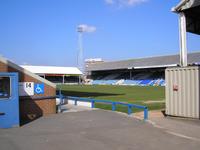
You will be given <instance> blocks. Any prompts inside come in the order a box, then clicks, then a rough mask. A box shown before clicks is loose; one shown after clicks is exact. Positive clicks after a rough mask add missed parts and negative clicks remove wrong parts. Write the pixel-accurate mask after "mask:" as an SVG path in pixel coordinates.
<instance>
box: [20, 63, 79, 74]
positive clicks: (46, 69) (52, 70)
mask: <svg viewBox="0 0 200 150" xmlns="http://www.w3.org/2000/svg"><path fill="white" fill-rule="evenodd" d="M21 67H23V68H25V69H27V70H29V71H30V72H33V73H36V74H66V75H67V74H68V75H81V74H82V72H81V71H80V70H79V69H78V68H76V67H57V66H29V65H21Z"/></svg>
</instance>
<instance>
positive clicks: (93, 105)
mask: <svg viewBox="0 0 200 150" xmlns="http://www.w3.org/2000/svg"><path fill="white" fill-rule="evenodd" d="M91 103H92V105H91V107H92V108H94V107H95V104H94V103H95V101H94V100H92V101H91Z"/></svg>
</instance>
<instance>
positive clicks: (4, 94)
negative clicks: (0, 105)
mask: <svg viewBox="0 0 200 150" xmlns="http://www.w3.org/2000/svg"><path fill="white" fill-rule="evenodd" d="M9 97H10V78H9V77H0V99H5V98H9Z"/></svg>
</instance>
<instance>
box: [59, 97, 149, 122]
mask: <svg viewBox="0 0 200 150" xmlns="http://www.w3.org/2000/svg"><path fill="white" fill-rule="evenodd" d="M57 98H60V106H61V105H62V104H64V103H65V102H64V99H67V100H73V101H74V105H77V102H78V101H80V102H90V103H91V108H95V103H103V104H110V105H111V106H112V111H116V107H117V105H123V106H127V109H128V111H127V113H128V115H130V114H132V113H133V111H132V109H134V108H137V109H143V111H144V120H147V119H148V108H147V107H146V106H142V105H137V104H130V103H123V102H115V101H111V100H98V99H91V98H81V97H73V96H64V95H62V94H59V95H58V96H57Z"/></svg>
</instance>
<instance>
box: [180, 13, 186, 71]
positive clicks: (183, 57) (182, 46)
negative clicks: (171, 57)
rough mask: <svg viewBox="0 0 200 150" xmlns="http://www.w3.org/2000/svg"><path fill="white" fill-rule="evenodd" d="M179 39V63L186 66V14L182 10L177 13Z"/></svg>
mask: <svg viewBox="0 0 200 150" xmlns="http://www.w3.org/2000/svg"><path fill="white" fill-rule="evenodd" d="M179 40H180V65H181V66H182V67H186V66H187V65H188V63H187V32H186V16H185V14H184V13H183V12H181V13H179Z"/></svg>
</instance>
